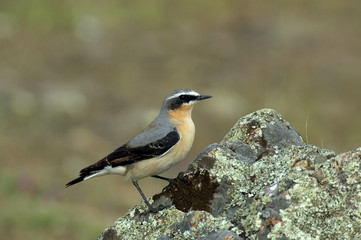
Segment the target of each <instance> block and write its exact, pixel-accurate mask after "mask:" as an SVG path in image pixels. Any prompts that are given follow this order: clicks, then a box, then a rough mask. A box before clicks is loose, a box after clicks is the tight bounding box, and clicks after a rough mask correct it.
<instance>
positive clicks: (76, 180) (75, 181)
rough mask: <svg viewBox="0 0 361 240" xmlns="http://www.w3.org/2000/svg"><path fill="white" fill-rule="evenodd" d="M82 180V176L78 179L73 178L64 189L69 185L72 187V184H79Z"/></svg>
mask: <svg viewBox="0 0 361 240" xmlns="http://www.w3.org/2000/svg"><path fill="white" fill-rule="evenodd" d="M83 180H84V176H80V177H78V178H75V179H74V180H72V181H70V182H68V183H67V184H66V185H65V187H70V186H71V185H74V184H76V183H79V182H81V181H83Z"/></svg>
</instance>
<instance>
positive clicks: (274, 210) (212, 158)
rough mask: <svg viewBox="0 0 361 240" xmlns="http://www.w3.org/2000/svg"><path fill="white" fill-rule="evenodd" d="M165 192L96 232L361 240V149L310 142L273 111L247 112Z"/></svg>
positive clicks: (217, 239)
mask: <svg viewBox="0 0 361 240" xmlns="http://www.w3.org/2000/svg"><path fill="white" fill-rule="evenodd" d="M175 180H176V181H177V184H170V185H168V186H167V187H166V188H164V189H163V191H162V193H160V194H157V195H155V196H153V197H152V198H150V199H149V200H150V202H151V203H152V204H153V206H154V207H158V208H159V209H162V210H160V211H159V212H158V213H157V214H153V213H149V212H148V209H147V207H146V205H145V204H144V203H142V204H140V205H138V206H135V207H134V208H133V209H131V210H130V211H129V212H128V213H127V214H126V215H125V216H123V217H121V218H119V219H118V220H117V221H116V222H115V225H114V226H111V227H109V228H108V229H106V230H105V231H104V232H103V234H102V235H101V236H100V237H99V239H102V240H109V239H162V240H166V239H204V240H205V239H210V240H212V239H213V240H222V239H227V240H230V239H361V148H358V149H356V150H354V151H350V152H346V153H342V154H339V155H335V153H334V152H333V151H331V150H327V149H320V148H318V147H315V146H310V145H306V144H305V143H304V142H303V140H302V138H301V137H300V135H299V134H298V133H297V131H296V130H295V129H294V128H293V127H292V126H291V125H290V124H289V123H288V122H286V121H285V120H284V119H282V117H281V116H280V115H279V114H278V113H276V112H275V111H274V110H271V109H263V110H259V111H257V112H254V113H252V114H249V115H247V116H245V117H242V118H241V119H240V120H239V121H238V122H237V123H236V124H235V126H234V127H233V128H232V129H231V130H230V132H229V133H228V134H227V135H226V136H225V138H224V139H223V141H222V142H221V143H220V144H212V145H210V146H208V147H207V148H206V149H205V150H204V151H203V152H202V153H200V155H199V156H198V157H197V159H196V160H195V161H194V162H193V163H192V164H191V165H190V166H189V168H188V169H187V171H186V172H185V173H181V174H179V176H178V177H177V178H176V179H175Z"/></svg>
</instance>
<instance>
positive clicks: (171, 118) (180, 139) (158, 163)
mask: <svg viewBox="0 0 361 240" xmlns="http://www.w3.org/2000/svg"><path fill="white" fill-rule="evenodd" d="M210 97H211V96H207V95H200V94H199V93H197V92H196V91H194V90H191V89H179V90H174V91H172V92H171V93H170V94H168V96H167V97H166V98H165V99H164V101H163V105H162V109H161V111H160V113H159V115H158V116H157V118H156V119H155V120H154V121H153V122H152V123H151V124H150V125H149V126H148V127H147V128H146V129H145V130H144V131H143V132H142V133H140V134H139V135H138V136H136V137H135V138H133V139H132V140H130V141H129V142H127V143H126V144H124V145H123V146H121V147H119V148H117V149H116V150H114V152H112V153H110V154H109V155H107V156H106V157H104V158H103V159H101V160H99V161H98V162H96V163H94V164H93V165H90V166H88V167H86V168H84V169H82V170H81V171H80V174H79V177H78V178H76V179H74V180H73V181H70V182H69V183H67V184H66V187H69V186H71V185H73V184H76V183H79V182H81V181H83V180H87V179H89V178H93V177H97V176H103V175H108V174H119V175H122V176H124V177H125V178H126V179H130V180H132V182H133V184H134V186H135V187H136V188H137V190H138V191H139V193H140V195H141V196H142V198H143V199H144V202H145V203H146V204H147V205H148V207H149V209H150V210H151V211H153V212H155V209H154V208H153V207H152V206H151V205H150V203H149V202H148V200H147V199H146V197H145V196H144V194H143V192H142V190H141V189H140V187H139V185H138V180H139V179H142V178H145V177H148V176H152V177H155V178H160V179H163V180H168V181H169V180H170V179H168V178H164V177H161V176H158V174H160V173H162V172H164V171H166V170H168V169H169V168H170V167H172V166H173V165H175V164H177V163H178V162H180V161H181V160H183V159H184V158H185V157H186V155H187V154H188V152H189V150H190V149H191V147H192V144H193V140H194V134H195V127H194V123H193V121H192V118H191V114H192V109H193V106H194V104H195V103H197V102H199V101H201V100H204V99H207V98H210Z"/></svg>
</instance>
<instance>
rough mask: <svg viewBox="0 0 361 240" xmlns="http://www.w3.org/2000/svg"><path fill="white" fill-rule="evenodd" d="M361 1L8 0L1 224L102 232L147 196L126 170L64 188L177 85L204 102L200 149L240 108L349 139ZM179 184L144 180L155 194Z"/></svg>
mask: <svg viewBox="0 0 361 240" xmlns="http://www.w3.org/2000/svg"><path fill="white" fill-rule="evenodd" d="M360 5H361V2H360V1H351V0H344V1H337V0H327V1H326V0H323V1H322V0H321V1H311V0H308V1H306V0H300V1H281V0H278V1H258V0H256V1H255V0H246V1H168V0H156V1H71V0H63V1H54V0H51V1H49V0H27V1H11V0H2V1H1V2H0V131H1V134H0V235H1V236H2V238H4V239H24V238H26V239H30V240H32V239H95V238H97V237H98V236H99V235H100V234H101V232H102V231H103V230H104V229H105V228H106V227H108V226H110V225H112V224H113V223H114V221H115V220H116V219H117V218H118V217H120V216H122V215H124V214H125V213H126V212H127V210H128V209H130V208H132V207H133V206H134V205H135V204H137V203H139V202H140V201H141V197H140V195H139V193H138V192H137V190H136V189H135V188H134V187H133V185H132V184H131V183H130V182H126V181H123V180H122V178H121V177H118V176H108V177H104V178H98V179H95V180H90V181H87V182H84V183H81V184H79V185H75V186H73V187H71V188H68V189H65V188H64V184H65V183H66V182H68V181H69V180H71V179H73V178H74V177H77V176H78V172H79V170H80V169H81V168H83V167H85V166H87V165H89V164H91V163H93V162H95V161H97V160H99V159H100V158H102V157H103V156H104V155H106V154H107V153H109V152H110V151H112V150H114V149H115V148H117V147H118V146H120V145H121V144H123V143H125V142H126V141H128V140H129V139H130V138H132V137H134V136H135V135H136V134H137V133H139V131H141V130H142V129H143V128H144V127H145V126H146V125H147V124H148V123H149V122H150V121H151V120H152V119H153V118H154V117H155V116H156V115H157V113H158V111H159V110H160V107H161V103H162V101H163V99H164V97H165V96H166V95H167V94H168V92H169V91H171V90H173V89H176V88H192V89H195V90H197V91H199V92H200V93H201V94H209V95H213V98H212V99H210V100H207V101H204V102H202V103H200V104H198V105H197V106H196V107H195V109H194V111H193V120H194V122H195V124H196V126H197V134H196V139H195V143H194V147H193V148H192V151H191V152H190V154H189V156H188V158H187V159H186V160H185V161H184V162H182V163H181V164H179V165H177V166H176V167H174V168H173V169H172V170H170V171H168V172H166V173H165V174H163V176H167V177H175V176H176V175H177V173H178V172H179V171H183V170H185V169H186V168H187V165H188V164H189V163H190V162H191V161H192V160H193V159H194V158H195V157H196V156H197V154H198V153H199V152H200V151H201V150H202V149H204V148H205V147H206V146H207V145H209V144H211V143H214V142H219V141H221V140H222V138H223V137H224V135H225V134H226V133H227V132H228V130H229V129H230V128H231V127H232V126H233V124H234V123H235V122H236V121H237V120H238V119H239V118H240V117H241V116H244V115H246V114H248V113H250V112H253V111H255V110H259V109H261V108H274V109H275V110H276V111H278V112H279V113H281V114H282V116H283V117H284V118H285V119H286V120H287V121H289V122H290V123H291V124H292V125H293V126H294V127H295V128H296V129H297V130H298V131H299V133H300V134H301V135H302V137H303V138H304V140H305V141H306V142H307V143H309V144H314V145H317V146H320V147H324V148H330V149H333V150H335V151H336V152H337V153H339V152H343V151H349V150H352V149H354V148H356V147H359V146H360V145H361V144H360V141H361V136H360V129H361V120H360V119H361V111H360V107H361V98H360V89H361V58H360V57H361V41H360V39H361V11H360V9H361V6H360ZM165 185H166V183H165V182H163V181H160V180H157V179H149V178H148V179H145V180H141V181H140V186H141V187H142V188H143V190H144V192H145V194H146V195H147V196H151V195H154V194H156V193H159V192H160V191H161V190H162V188H163V187H164V186H165Z"/></svg>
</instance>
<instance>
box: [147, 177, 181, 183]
mask: <svg viewBox="0 0 361 240" xmlns="http://www.w3.org/2000/svg"><path fill="white" fill-rule="evenodd" d="M152 177H154V178H158V179H162V180H164V181H167V182H169V183H170V184H173V185H178V182H177V180H176V179H171V178H166V177H162V176H158V175H154V176H152Z"/></svg>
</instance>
